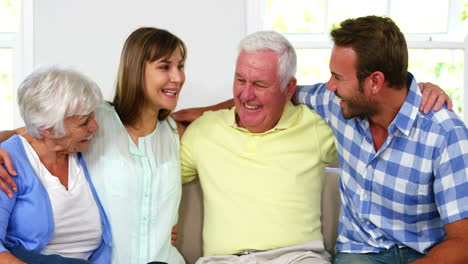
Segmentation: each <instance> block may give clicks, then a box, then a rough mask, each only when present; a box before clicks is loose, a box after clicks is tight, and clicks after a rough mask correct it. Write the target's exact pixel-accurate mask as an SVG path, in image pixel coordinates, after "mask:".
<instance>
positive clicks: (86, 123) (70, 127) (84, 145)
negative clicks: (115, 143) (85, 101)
mask: <svg viewBox="0 0 468 264" xmlns="http://www.w3.org/2000/svg"><path fill="white" fill-rule="evenodd" d="M64 126H65V129H66V130H67V132H68V135H66V136H64V137H62V138H57V139H55V143H56V144H57V145H58V146H60V148H61V149H62V150H63V151H64V152H66V153H68V154H72V153H76V152H82V151H85V150H86V149H88V147H89V141H90V140H91V138H92V137H93V134H94V133H95V132H96V131H97V130H98V129H99V126H98V124H97V122H96V120H95V119H94V113H91V114H89V115H75V116H71V117H68V118H66V119H65V120H64Z"/></svg>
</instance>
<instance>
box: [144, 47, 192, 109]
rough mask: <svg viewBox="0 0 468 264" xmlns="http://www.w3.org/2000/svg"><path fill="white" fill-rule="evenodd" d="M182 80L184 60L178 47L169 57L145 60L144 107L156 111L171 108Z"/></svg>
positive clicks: (183, 76)
mask: <svg viewBox="0 0 468 264" xmlns="http://www.w3.org/2000/svg"><path fill="white" fill-rule="evenodd" d="M184 82H185V73H184V61H183V58H182V55H181V54H180V50H179V49H176V50H175V51H174V52H173V54H172V55H171V56H170V57H169V58H161V59H159V60H156V61H153V62H146V66H145V79H144V84H145V88H144V92H145V107H146V108H149V109H152V111H156V112H159V110H160V109H167V110H173V109H174V108H175V107H176V106H177V100H178V98H179V93H180V90H181V89H182V85H183V84H184Z"/></svg>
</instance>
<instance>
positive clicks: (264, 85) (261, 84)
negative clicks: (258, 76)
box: [254, 82, 268, 88]
mask: <svg viewBox="0 0 468 264" xmlns="http://www.w3.org/2000/svg"><path fill="white" fill-rule="evenodd" d="M254 85H255V86H256V87H258V88H267V87H268V85H266V84H264V83H258V82H256V83H254Z"/></svg>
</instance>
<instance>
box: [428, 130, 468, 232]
mask: <svg viewBox="0 0 468 264" xmlns="http://www.w3.org/2000/svg"><path fill="white" fill-rule="evenodd" d="M444 139H445V141H446V142H445V144H442V147H441V148H440V156H439V158H438V159H437V161H436V162H435V168H434V170H435V173H434V175H435V180H434V195H435V200H436V203H437V206H438V210H439V214H440V217H441V219H442V223H443V225H447V224H450V223H453V222H455V221H458V220H461V219H464V218H467V217H468V129H467V128H466V127H465V126H457V127H455V128H454V129H452V130H451V131H448V133H446V134H445V137H444Z"/></svg>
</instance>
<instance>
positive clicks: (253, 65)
mask: <svg viewBox="0 0 468 264" xmlns="http://www.w3.org/2000/svg"><path fill="white" fill-rule="evenodd" d="M289 88H290V87H289V85H288V87H287V88H286V89H285V90H284V91H281V90H280V78H279V74H278V54H277V53H276V52H274V51H269V50H267V51H256V52H245V51H243V52H241V53H240V55H239V58H238V59H237V65H236V74H235V78H234V103H235V106H236V114H237V119H238V120H237V124H238V125H239V127H243V128H246V129H247V130H249V131H250V132H253V133H262V132H265V131H268V130H270V129H272V128H273V127H274V126H275V125H276V124H277V123H278V121H279V120H280V118H281V115H282V113H283V109H284V105H285V103H286V102H287V101H289V100H290V99H291V96H292V93H291V92H290V90H291V89H289Z"/></svg>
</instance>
